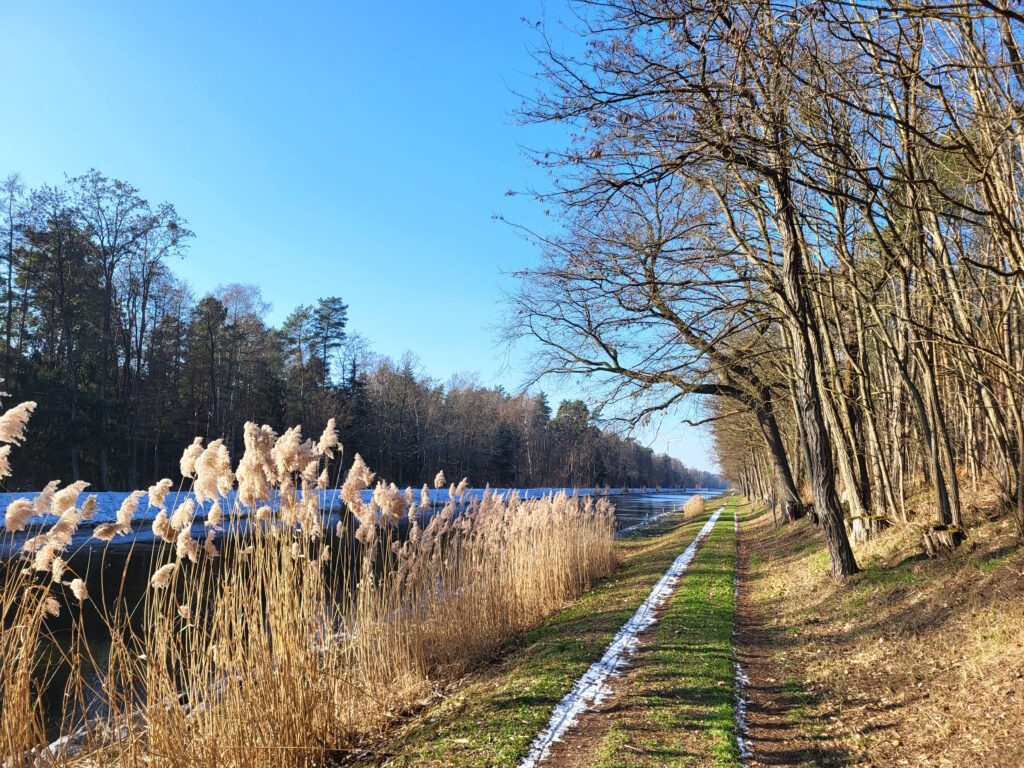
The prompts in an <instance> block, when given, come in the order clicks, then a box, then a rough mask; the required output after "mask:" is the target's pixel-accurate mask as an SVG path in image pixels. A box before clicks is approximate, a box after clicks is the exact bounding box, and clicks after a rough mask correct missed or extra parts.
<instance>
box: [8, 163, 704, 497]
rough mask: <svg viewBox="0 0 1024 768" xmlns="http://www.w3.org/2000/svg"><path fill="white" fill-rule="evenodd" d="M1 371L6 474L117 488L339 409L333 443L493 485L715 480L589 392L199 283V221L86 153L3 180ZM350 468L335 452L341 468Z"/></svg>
mask: <svg viewBox="0 0 1024 768" xmlns="http://www.w3.org/2000/svg"><path fill="white" fill-rule="evenodd" d="M0 196H2V199H0V206H2V211H0V227H2V229H0V236H2V237H3V246H2V250H0V253H2V256H0V280H2V283H0V286H2V287H0V299H2V300H0V316H2V323H0V336H2V338H0V353H2V359H0V372H2V376H3V380H4V383H3V388H4V389H5V390H6V392H7V393H8V395H9V396H8V398H7V400H6V401H5V404H6V405H10V404H12V403H15V402H20V401H22V400H35V401H37V402H38V404H39V406H38V410H37V411H36V414H35V415H34V416H33V418H32V421H31V426H30V430H29V436H28V440H27V443H26V445H25V446H23V447H22V448H21V449H19V450H18V451H17V452H15V457H14V459H13V462H12V463H13V469H14V475H13V477H12V478H11V480H12V482H11V483H9V487H10V488H11V489H19V488H22V489H31V488H38V487H40V486H42V485H43V484H45V483H46V482H47V481H49V480H51V479H58V478H59V479H61V480H64V481H68V480H77V479H79V478H81V479H85V480H88V481H90V482H92V483H93V487H94V488H98V489H109V490H121V489H132V488H140V487H143V486H145V485H147V484H149V483H151V482H153V481H154V480H156V479H158V478H161V477H165V476H170V477H174V478H177V466H178V459H179V457H180V456H181V452H182V450H183V449H184V447H185V446H186V445H188V444H189V443H190V442H191V441H192V439H193V437H194V436H196V435H200V436H203V437H205V438H209V439H214V438H218V437H223V438H224V440H225V442H226V444H227V445H228V447H229V448H230V450H231V453H232V455H233V456H240V455H241V451H242V447H243V446H242V434H243V429H242V427H243V425H244V423H245V422H246V421H250V420H251V421H256V422H259V423H261V424H264V423H265V424H269V425H271V426H272V427H273V428H275V429H277V430H278V431H280V430H282V429H283V428H286V427H288V426H291V425H294V424H301V425H303V428H304V430H305V433H306V434H308V435H318V434H319V433H320V431H322V429H323V428H324V425H325V424H326V422H327V419H328V418H331V417H334V418H336V419H337V424H338V427H339V431H340V433H341V436H342V441H343V443H344V445H345V457H344V461H346V462H347V461H351V459H352V457H353V456H354V454H355V453H357V452H358V453H361V454H362V455H363V457H364V458H365V459H366V461H367V462H368V463H369V464H370V466H371V467H372V468H373V469H374V470H375V471H376V472H378V473H379V475H380V476H381V477H384V478H386V479H388V480H391V481H394V482H396V483H399V484H401V485H405V484H419V483H422V482H423V481H424V480H425V479H427V478H432V477H433V476H434V474H435V473H436V472H437V470H438V469H443V470H444V471H445V473H446V475H448V476H449V477H452V478H460V477H463V476H467V477H468V478H469V479H470V481H471V482H472V483H474V484H478V485H482V484H484V483H490V484H491V485H494V486H499V485H512V486H580V487H590V486H604V485H606V484H607V485H610V486H616V487H617V486H622V485H629V486H634V487H636V486H644V485H646V486H655V485H662V486H666V487H668V486H693V485H696V484H701V485H705V486H711V485H715V484H716V483H718V479H717V478H716V477H714V476H713V475H710V474H708V473H704V472H699V471H694V470H691V469H688V468H687V467H685V466H683V465H682V464H681V463H680V462H679V461H678V460H676V459H673V458H670V457H668V456H662V455H655V454H654V453H653V452H652V451H651V450H650V449H648V448H646V447H643V446H641V445H638V444H637V443H636V442H635V441H634V440H632V439H629V438H625V439H624V438H622V437H620V436H619V435H616V434H614V433H612V432H609V431H604V430H602V429H600V428H598V427H597V426H596V425H595V423H594V420H593V418H592V414H591V413H590V412H589V410H588V408H587V406H586V405H585V404H584V403H583V402H581V401H579V400H572V401H563V402H562V403H561V404H560V406H559V407H558V409H557V412H556V413H555V414H554V415H552V412H551V409H550V407H549V405H548V403H547V400H546V398H545V396H544V395H543V394H517V395H513V394H509V393H507V392H505V391H503V390H502V389H501V388H488V387H482V386H480V385H478V384H477V383H476V382H475V381H474V380H473V379H471V378H459V379H455V380H453V381H451V382H449V383H447V384H440V383H438V382H436V381H433V380H431V379H430V378H428V377H426V376H425V375H423V374H422V373H420V372H418V371H417V370H416V368H415V366H414V364H413V361H412V359H411V357H407V358H406V359H404V360H403V361H401V362H400V363H398V364H395V363H394V362H392V361H390V360H388V359H383V358H380V357H377V356H374V355H373V354H371V353H370V352H369V348H368V345H367V344H366V343H365V341H363V339H362V338H361V337H360V336H359V335H358V334H353V333H351V332H350V331H349V329H348V327H347V307H346V305H345V303H344V302H343V301H342V299H341V298H338V297H325V298H322V299H319V300H318V301H317V302H316V303H315V304H313V305H309V306H300V307H297V308H295V309H294V310H293V311H292V312H291V314H290V315H288V317H287V319H286V320H285V321H284V323H283V324H282V325H281V326H280V327H279V328H274V327H271V326H268V325H267V323H266V322H265V320H264V318H265V317H266V315H267V313H268V311H269V308H270V307H269V305H268V304H267V303H266V302H265V301H264V299H263V298H262V297H261V295H260V291H259V289H258V288H257V287H255V286H253V285H243V284H238V283H232V284H227V285H223V286H220V287H218V288H217V289H216V290H215V291H213V292H212V293H210V294H207V295H204V296H202V297H200V298H198V299H196V298H195V296H194V294H193V292H192V291H191V289H190V288H189V286H188V285H187V284H186V283H185V282H183V281H182V280H180V279H178V278H177V277H175V275H174V273H173V272H172V270H171V268H170V266H169V264H170V262H171V261H172V260H173V259H175V258H178V257H181V256H183V255H184V253H185V251H186V249H187V247H188V244H189V241H190V240H191V238H192V237H193V233H192V232H191V231H189V229H188V225H187V222H186V221H185V220H184V219H183V218H181V217H180V216H179V215H178V213H177V211H176V210H175V208H174V206H173V205H170V204H168V203H164V204H161V205H159V206H152V205H150V204H149V203H148V202H146V200H144V199H143V198H142V197H141V196H140V193H139V191H138V190H137V189H136V188H134V187H133V186H131V185H130V184H127V183H125V182H123V181H118V180H114V179H109V178H107V177H105V176H103V175H102V174H100V173H98V172H96V171H91V172H89V173H87V174H85V175H83V176H79V177H75V178H69V179H66V180H65V181H64V182H63V183H62V184H59V185H56V186H42V187H39V188H38V189H31V190H30V189H26V188H25V186H24V185H23V184H22V183H21V181H20V179H19V177H18V176H11V177H8V178H7V179H6V180H5V181H4V182H3V184H2V186H0ZM343 468H344V467H337V468H336V469H338V470H341V469H343Z"/></svg>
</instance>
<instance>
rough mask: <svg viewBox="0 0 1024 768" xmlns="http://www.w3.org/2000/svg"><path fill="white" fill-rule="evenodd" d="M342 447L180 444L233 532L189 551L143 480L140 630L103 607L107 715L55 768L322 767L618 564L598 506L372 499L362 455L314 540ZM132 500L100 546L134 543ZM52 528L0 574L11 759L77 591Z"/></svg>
mask: <svg viewBox="0 0 1024 768" xmlns="http://www.w3.org/2000/svg"><path fill="white" fill-rule="evenodd" d="M336 450H337V438H336V437H335V435H334V430H333V424H332V425H329V427H328V430H327V431H325V433H324V435H323V436H322V437H321V438H320V440H319V441H317V442H314V441H312V440H303V439H302V436H301V433H300V432H299V430H298V429H293V430H288V431H287V432H285V433H284V434H282V435H281V436H277V435H275V434H274V433H273V432H272V431H271V430H269V428H267V427H263V428H262V429H259V428H257V427H256V426H255V425H249V426H247V429H246V453H245V455H244V456H243V458H242V460H241V462H240V463H239V465H238V466H237V467H236V468H235V470H234V471H232V468H231V463H230V459H229V457H228V455H227V451H226V449H225V448H224V446H223V445H222V444H221V443H220V441H214V442H213V443H210V444H209V445H208V446H206V447H205V448H204V447H203V446H202V445H201V443H200V442H197V443H194V444H193V445H191V446H189V447H188V448H187V449H186V451H185V453H184V455H183V457H182V462H181V470H182V473H183V475H184V476H186V477H188V478H189V479H190V480H191V481H192V482H191V489H192V490H193V492H194V493H195V496H196V497H197V499H198V500H199V502H200V503H203V502H206V503H207V504H215V505H218V506H217V510H216V511H212V510H211V511H208V512H207V523H208V524H210V523H211V522H218V518H219V519H220V524H221V525H222V526H223V527H224V530H223V531H219V532H218V531H215V530H214V527H212V526H211V527H210V529H209V531H208V533H207V535H206V537H205V538H204V539H202V540H200V539H198V538H193V534H192V530H193V516H194V514H195V513H196V512H197V511H198V510H197V509H196V507H195V504H194V502H193V501H192V499H191V498H190V497H185V496H182V495H179V496H178V498H177V499H175V501H176V502H177V503H176V504H172V505H170V506H171V507H172V508H171V509H170V510H167V509H164V508H163V507H164V501H165V497H166V496H167V492H168V489H169V487H170V483H168V482H166V481H165V482H164V483H162V484H157V485H156V486H154V487H153V488H151V489H150V491H149V500H150V503H151V504H152V505H153V506H156V507H159V508H160V512H159V514H158V515H157V518H156V520H155V522H154V523H153V529H154V532H155V533H156V534H157V536H158V540H159V541H161V542H162V543H161V544H160V545H159V547H158V548H157V549H156V551H155V553H154V557H153V558H152V565H151V571H150V585H151V588H150V589H149V591H148V592H147V597H146V599H145V605H144V620H143V621H142V622H141V626H137V622H132V621H130V617H129V615H128V613H127V611H126V610H125V609H124V607H123V605H122V604H121V602H120V601H119V600H118V599H117V598H115V599H114V600H113V601H105V602H106V604H107V610H105V612H104V616H105V622H106V625H107V629H108V632H109V638H110V651H109V655H108V658H106V659H103V660H101V661H102V663H100V664H98V665H97V666H98V667H100V668H101V669H102V670H103V672H102V679H101V684H100V686H99V687H98V690H97V691H96V692H95V693H96V694H98V695H99V696H100V697H101V698H102V704H103V706H104V709H105V710H106V712H107V714H106V716H105V717H104V718H103V719H102V720H101V721H96V720H94V721H92V722H90V723H88V724H84V723H83V722H82V721H81V715H75V714H73V713H74V712H80V711H81V708H80V707H79V708H75V707H69V709H68V714H66V716H65V722H64V723H63V726H62V727H63V730H64V732H71V731H75V730H76V729H80V728H82V726H83V725H84V726H85V727H84V728H82V730H80V732H79V735H78V737H77V738H76V739H73V740H71V741H69V742H66V743H64V744H62V745H60V746H59V747H58V748H57V749H55V750H53V754H52V755H51V759H52V761H53V762H54V763H57V764H72V763H75V762H76V761H78V762H81V761H87V762H89V763H90V764H95V763H96V762H97V761H99V762H103V763H117V764H131V765H136V764H147V765H151V764H158V765H168V766H177V765H181V766H186V765H188V766H191V765H197V764H204V765H265V764H268V763H270V764H275V765H309V764H323V763H324V762H325V761H327V760H328V759H329V758H331V757H332V756H333V755H337V753H339V752H343V751H345V750H347V749H350V748H351V747H352V746H353V745H355V744H357V743H359V742H361V741H362V740H364V739H366V738H367V737H368V736H372V735H375V734H377V733H379V732H380V730H381V729H382V728H383V727H384V726H385V725H386V724H387V723H388V722H389V721H390V720H391V719H392V718H394V717H395V716H396V715H397V714H399V713H401V712H403V711H406V710H408V709H409V708H410V707H414V706H415V705H416V703H417V702H418V701H419V700H421V699H423V698H424V697H425V696H426V695H427V694H428V693H429V691H430V689H431V686H432V684H434V683H435V682H437V681H442V682H443V681H444V680H445V679H449V680H450V679H452V678H453V677H454V676H456V675H458V674H460V673H461V672H462V671H464V670H465V669H466V668H467V666H469V665H472V664H473V663H474V662H476V661H478V660H479V659H481V658H483V657H486V656H487V655H488V654H491V653H493V652H494V651H495V649H496V648H497V647H499V646H500V645H501V644H502V643H504V642H505V641H506V640H507V639H508V638H509V637H510V636H511V635H514V634H517V633H521V632H522V631H524V630H526V629H528V628H530V627H532V626H534V625H536V624H537V623H538V622H539V621H540V620H541V619H542V618H543V617H545V616H546V615H548V614H550V613H551V612H553V611H554V610H556V609H558V608H559V607H561V606H563V605H564V604H565V603H566V602H567V601H569V600H570V599H572V598H574V597H576V596H577V595H579V594H580V593H582V592H583V591H585V590H586V589H588V588H589V587H590V586H591V585H592V584H593V583H594V582H595V581H596V580H597V579H599V578H602V577H604V576H606V575H608V574H609V573H610V572H611V571H612V569H613V568H614V565H615V556H614V550H613V529H614V526H613V518H612V511H611V507H610V505H609V504H608V502H607V500H599V501H594V500H591V499H587V500H583V499H580V498H575V497H569V496H566V495H565V494H561V495H558V496H554V497H550V498H545V499H540V500H524V499H521V498H519V497H516V496H511V497H509V498H507V499H502V498H499V497H497V496H495V495H493V494H490V493H487V494H485V495H484V496H483V498H482V499H475V500H470V499H469V498H468V496H467V489H466V484H465V481H463V483H462V484H460V485H459V486H454V485H453V486H452V488H451V489H450V493H451V498H452V499H453V501H452V502H450V503H448V504H446V505H444V507H443V508H440V509H434V508H433V507H432V506H431V505H430V503H429V499H428V498H427V494H426V488H424V491H423V493H422V495H420V494H414V493H413V492H412V491H411V490H406V491H405V492H400V491H399V490H398V489H397V488H395V487H394V486H393V485H388V484H385V483H378V484H377V485H376V486H375V487H374V491H373V496H372V500H371V501H369V502H364V501H363V497H362V491H364V490H365V489H368V488H370V487H372V484H373V481H374V479H375V478H374V476H373V473H372V472H370V470H369V469H368V468H367V467H366V466H365V465H364V464H363V462H362V460H361V459H359V457H358V456H357V457H356V460H355V464H354V466H353V468H352V471H351V472H350V473H349V476H348V478H347V480H346V482H345V484H344V486H343V487H342V489H341V496H342V498H343V499H344V501H345V504H346V508H347V512H346V516H345V517H343V519H342V521H341V522H340V523H339V524H338V526H337V531H336V532H334V531H327V530H325V525H326V514H325V513H324V511H323V509H322V507H323V505H324V503H325V494H326V493H327V492H328V491H327V488H326V484H327V480H326V478H327V473H326V471H325V470H326V467H327V463H328V461H329V460H330V459H331V458H332V456H333V454H334V452H335V451H336ZM443 482H444V479H443V476H441V475H439V476H438V478H436V480H435V485H441V484H442V483H443ZM232 490H237V495H235V496H232V497H231V498H233V499H234V501H233V502H232V503H230V504H229V502H228V500H227V497H226V494H228V493H229V492H230V491H232ZM300 491H301V492H300ZM58 495H59V492H58ZM69 495H74V496H75V497H76V498H77V494H66V495H65V496H64V497H62V498H61V500H60V502H59V503H60V504H61V505H63V507H64V508H65V509H66V510H67V511H66V513H65V514H67V515H68V518H67V520H64V518H62V521H64V522H65V525H64V528H65V529H66V528H68V527H69V526H70V527H71V530H72V531H73V530H74V526H73V525H71V523H74V524H75V525H77V522H78V520H80V519H81V516H82V514H81V510H80V509H78V508H76V507H75V500H74V499H72V500H71V501H70V503H69V501H68V498H67V497H68V496H69ZM141 495H144V494H139V496H141ZM47 501H48V502H49V503H54V502H53V501H52V499H47ZM137 502H138V497H136V499H135V503H137ZM127 504H128V506H127V507H126V508H124V509H123V514H122V513H119V514H118V520H117V522H116V523H114V524H111V526H108V527H107V528H105V529H104V526H100V527H99V528H98V529H97V535H102V537H103V538H109V537H116V536H117V535H120V534H123V533H127V532H128V531H130V530H131V517H132V514H133V513H134V508H133V506H132V502H131V501H129V502H128V503H127ZM60 525H61V522H58V523H57V524H56V526H54V528H52V529H51V530H50V531H48V532H46V533H43V534H41V535H40V536H38V537H36V540H35V542H33V543H30V544H29V545H28V550H29V551H28V552H26V553H25V554H26V560H25V561H24V563H23V564H24V565H28V566H29V567H27V568H24V569H22V568H20V567H19V568H7V569H5V574H6V575H5V578H6V579H7V580H8V581H7V582H6V583H5V584H4V597H3V600H2V602H0V605H2V607H3V609H4V611H5V613H4V627H5V629H4V635H3V637H2V642H0V662H3V667H2V669H3V671H4V675H3V678H2V680H3V682H2V684H0V685H2V687H0V695H2V699H0V704H2V714H0V739H2V740H0V755H8V756H11V757H12V758H13V761H14V764H19V763H20V762H26V763H27V762H30V761H31V757H32V756H31V755H30V754H28V753H27V751H26V750H29V749H30V748H32V747H33V746H35V745H37V744H39V743H40V742H41V741H42V735H43V726H44V722H43V713H42V706H41V703H40V698H39V697H40V691H41V690H42V689H43V687H44V686H45V683H46V680H45V679H43V678H40V677H39V675H38V672H39V667H38V666H37V661H38V658H39V656H40V648H39V645H40V643H45V642H47V639H46V634H45V622H44V613H45V610H46V605H47V604H46V600H47V599H49V598H50V593H51V592H52V591H56V590H60V591H61V592H62V593H63V592H70V591H71V589H72V587H71V581H67V582H64V581H62V578H63V575H64V574H63V571H62V573H61V576H59V577H55V574H56V571H55V570H53V562H54V561H55V560H59V558H60V556H61V553H62V551H63V549H64V548H65V546H66V544H65V539H66V538H67V537H66V536H65V534H64V532H62V530H57V531H56V533H55V529H57V528H58V526H60ZM101 529H103V530H101ZM400 530H403V531H405V534H404V535H399V531H400ZM40 552H43V553H45V555H44V556H42V557H41V558H40V556H39V553H40ZM29 557H30V558H31V561H30V560H29V559H27V558H29ZM43 565H47V566H48V567H47V569H46V571H45V573H44V570H43V568H42V566H43ZM67 575H68V576H69V577H70V576H73V575H74V574H70V573H68V574H67ZM76 587H77V588H78V591H80V588H81V585H80V584H79V585H76ZM65 596H66V595H65ZM86 599H88V598H87V597H86ZM8 612H10V613H8ZM75 621H77V620H75V619H73V620H72V624H73V627H72V636H78V635H80V632H78V631H76V629H75ZM8 626H10V627H11V629H10V630H8V629H7V627H8ZM87 652H88V651H87V647H86V646H85V645H84V644H82V643H78V644H76V645H75V646H74V647H73V648H72V649H71V650H70V651H67V650H65V653H66V654H67V655H68V657H69V666H70V667H71V670H72V673H71V675H70V678H69V681H68V683H67V698H68V700H69V701H71V702H74V701H77V700H80V699H81V698H82V696H83V691H84V687H85V681H84V679H83V676H82V674H81V671H80V670H81V668H82V666H83V664H82V662H83V655H84V654H85V653H87ZM8 672H11V674H10V675H9V674H8ZM76 718H78V719H77V720H76Z"/></svg>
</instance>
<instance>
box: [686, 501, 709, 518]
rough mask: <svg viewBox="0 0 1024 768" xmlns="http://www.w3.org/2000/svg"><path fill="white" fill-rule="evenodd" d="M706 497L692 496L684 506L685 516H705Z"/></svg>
mask: <svg viewBox="0 0 1024 768" xmlns="http://www.w3.org/2000/svg"><path fill="white" fill-rule="evenodd" d="M704 506H705V505H704V497H703V496H691V497H690V498H689V499H687V500H686V503H685V504H684V505H683V515H685V516H686V517H696V516H698V515H703V514H704Z"/></svg>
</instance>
